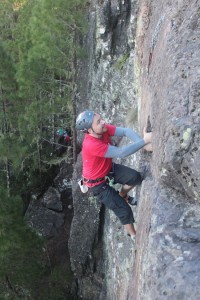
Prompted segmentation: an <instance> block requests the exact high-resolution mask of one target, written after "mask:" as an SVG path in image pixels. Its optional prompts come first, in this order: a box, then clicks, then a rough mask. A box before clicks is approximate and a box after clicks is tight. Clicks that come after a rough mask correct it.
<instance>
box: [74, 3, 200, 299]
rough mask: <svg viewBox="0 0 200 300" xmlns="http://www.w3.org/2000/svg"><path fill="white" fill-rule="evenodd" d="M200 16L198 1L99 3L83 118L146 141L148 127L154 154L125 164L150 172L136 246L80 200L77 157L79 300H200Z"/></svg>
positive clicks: (109, 216)
mask: <svg viewBox="0 0 200 300" xmlns="http://www.w3.org/2000/svg"><path fill="white" fill-rule="evenodd" d="M199 12H200V2H199V1H195V0H192V1H190V3H189V2H188V1H186V0H182V1H164V0H162V1H158V0H156V1H153V2H152V1H148V0H140V1H120V0H118V1H116V0H115V1H114V0H113V1H108V0H105V1H95V0H94V1H92V4H91V11H90V14H89V23H90V26H89V32H88V35H87V37H86V39H85V45H86V48H87V53H88V58H87V60H86V61H85V62H84V63H83V65H81V66H80V82H81V83H80V86H79V89H80V98H81V99H85V100H84V101H80V105H79V110H80V111H81V110H83V109H85V108H88V107H89V108H90V109H93V110H95V111H99V112H100V113H101V114H102V115H103V117H104V118H105V119H106V121H107V122H111V123H114V124H116V125H117V126H123V125H126V126H129V127H131V128H134V129H135V130H137V131H139V132H142V128H143V127H144V126H145V125H146V124H147V120H148V119H149V124H148V125H150V127H152V130H153V149H154V151H153V154H152V155H151V154H147V153H145V151H144V150H141V151H139V152H138V153H137V155H132V156H130V157H129V158H127V159H124V160H123V161H119V160H118V161H119V162H122V163H123V164H126V165H129V166H131V167H133V168H136V169H139V170H140V169H144V166H145V167H146V171H147V173H146V177H145V180H144V181H143V183H142V186H141V188H140V189H137V191H136V193H137V195H138V197H139V204H138V207H137V209H134V211H133V212H134V216H135V217H136V222H137V238H136V244H135V245H134V244H133V243H132V242H131V241H130V239H128V237H127V236H126V235H125V233H124V231H123V228H122V226H121V224H120V223H119V221H118V220H117V219H116V217H115V216H114V215H113V213H112V212H110V211H107V209H105V208H103V207H101V205H100V204H99V203H97V202H96V200H95V199H93V198H92V197H91V195H87V194H86V195H83V194H81V192H80V190H79V187H78V184H77V182H76V179H77V178H79V177H80V175H81V156H80V157H79V160H78V162H77V166H76V168H75V171H74V181H73V198H74V218H73V222H72V226H71V234H70V241H69V249H70V257H71V265H72V269H73V271H74V273H75V275H76V277H77V282H78V292H77V298H78V299H79V298H82V299H85V300H89V299H106V300H112V299H113V300H114V299H115V300H124V299H130V300H155V299H158V300H161V299H170V300H171V299H175V300H176V299H185V300H186V299H198V298H199V294H200V266H199V255H200V247H199V242H200V233H199V229H200V222H199V221H200V205H199V201H200V196H199V195H200V193H199V192H200V191H199V189H200V184H199V180H200V168H199V164H200V163H199V155H200V150H199V147H198V144H199V140H200V138H199V132H200V125H199V124H200V122H199V121H200V92H199V91H200V84H199V83H200V80H199V77H200V73H199V69H200V68H199V67H200V66H199V65H200V59H199V46H200V42H199V34H200V24H199V20H200V19H199ZM118 142H119V143H120V145H121V144H122V143H127V142H128V141H126V140H125V139H124V140H122V141H118Z"/></svg>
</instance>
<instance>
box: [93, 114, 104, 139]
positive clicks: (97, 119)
mask: <svg viewBox="0 0 200 300" xmlns="http://www.w3.org/2000/svg"><path fill="white" fill-rule="evenodd" d="M92 129H93V130H94V132H95V133H98V134H103V133H104V132H106V131H107V128H106V127H105V121H104V120H103V119H102V118H101V116H100V115H99V114H95V115H94V118H93V122H92Z"/></svg>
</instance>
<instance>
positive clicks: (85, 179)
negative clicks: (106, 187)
mask: <svg viewBox="0 0 200 300" xmlns="http://www.w3.org/2000/svg"><path fill="white" fill-rule="evenodd" d="M104 179H106V178H105V177H102V178H97V179H87V178H85V177H83V181H85V182H88V183H96V182H100V181H103V180H104Z"/></svg>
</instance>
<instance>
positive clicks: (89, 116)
mask: <svg viewBox="0 0 200 300" xmlns="http://www.w3.org/2000/svg"><path fill="white" fill-rule="evenodd" d="M94 114H95V113H94V111H91V110H85V111H83V112H82V113H80V114H79V115H78V117H77V119H76V129H77V130H81V131H83V132H87V131H88V129H90V128H91V127H92V122H93V118H94Z"/></svg>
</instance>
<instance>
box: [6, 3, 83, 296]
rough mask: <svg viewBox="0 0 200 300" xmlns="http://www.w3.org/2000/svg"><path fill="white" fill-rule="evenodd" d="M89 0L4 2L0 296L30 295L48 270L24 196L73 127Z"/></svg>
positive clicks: (38, 182)
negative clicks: (55, 143)
mask: <svg viewBox="0 0 200 300" xmlns="http://www.w3.org/2000/svg"><path fill="white" fill-rule="evenodd" d="M85 4H86V1H85V0H67V1H66V0H57V1H54V0H2V1H0V106H1V110H0V153H1V157H0V279H1V280H0V290H1V291H2V294H1V291H0V299H1V298H2V299H17V298H16V297H18V296H19V294H20V293H21V294H23V295H25V294H26V292H27V299H28V294H29V293H32V295H34V292H33V291H34V287H35V286H37V283H38V282H39V281H40V280H41V278H42V276H43V275H44V274H43V272H44V270H45V266H44V265H43V264H42V263H41V262H42V258H41V253H42V250H41V249H42V241H41V239H40V238H39V237H38V236H37V235H36V234H35V233H34V232H33V231H32V230H30V228H28V227H27V226H26V224H25V223H24V221H23V215H22V210H23V201H22V199H21V197H20V196H18V195H22V194H23V193H25V192H28V191H32V190H34V189H36V188H37V187H38V186H39V184H41V182H42V184H44V182H45V179H43V180H41V176H44V177H45V172H48V170H49V165H50V164H49V159H50V157H51V156H52V146H51V144H50V142H51V141H52V140H53V139H54V134H55V131H56V129H57V128H59V127H63V128H64V127H66V128H67V127H68V128H69V127H70V126H71V120H72V100H71V97H72V93H73V88H74V82H73V80H74V72H75V71H76V70H74V69H73V60H74V57H75V56H77V55H82V53H81V50H80V49H79V48H78V47H77V46H75V43H74V40H75V39H76V38H77V36H78V35H80V34H81V33H82V32H83V31H84V30H85V28H86V22H85V20H84V18H83V12H84V10H85ZM48 141H49V142H48ZM46 177H47V175H46ZM5 187H6V188H5ZM13 195H16V196H13ZM48 271H49V270H48ZM63 272H64V271H63ZM65 272H66V270H65ZM54 274H55V275H54ZM59 274H63V273H62V272H61V273H60V271H57V272H56V271H55V270H54V271H53V273H52V274H51V279H50V282H51V283H50V285H51V286H52V293H53V285H54V284H56V286H57V287H58V289H60V290H61V293H64V289H63V288H61V286H62V284H64V283H63V281H62V282H61V280H60V283H58V281H56V283H55V279H56V277H59V276H60V275H59ZM67 274H68V275H69V277H70V276H71V275H70V271H69V273H68V271H67ZM62 276H63V277H64V276H66V273H65V275H62ZM8 283H10V284H11V286H12V287H10V288H9V287H8V286H9V284H8ZM45 293H46V292H45ZM47 294H48V292H47ZM17 295H18V296H17ZM55 295H56V291H55ZM63 295H64V294H63ZM19 297H20V296H19ZM56 297H57V296H55V298H54V299H57V298H58V299H59V297H61V298H62V295H61V296H59V297H57V298H56ZM48 299H50V298H49V296H48ZM52 299H53V298H52Z"/></svg>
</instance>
